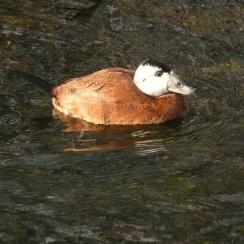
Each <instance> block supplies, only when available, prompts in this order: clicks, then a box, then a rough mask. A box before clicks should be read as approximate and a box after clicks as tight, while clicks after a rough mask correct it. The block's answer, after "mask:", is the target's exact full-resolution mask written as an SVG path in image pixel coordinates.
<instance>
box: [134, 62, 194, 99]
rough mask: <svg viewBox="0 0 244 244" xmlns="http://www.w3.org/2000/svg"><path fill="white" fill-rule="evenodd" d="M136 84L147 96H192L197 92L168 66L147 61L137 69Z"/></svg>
mask: <svg viewBox="0 0 244 244" xmlns="http://www.w3.org/2000/svg"><path fill="white" fill-rule="evenodd" d="M134 83H135V84H136V86H137V87H138V88H139V89H140V90H141V91H142V92H143V93H145V94H147V95H149V96H151V97H159V96H162V95H163V94H165V93H167V92H170V91H171V92H175V93H180V94H183V95H190V94H191V93H193V92H194V91H195V89H194V88H191V87H189V86H187V85H185V84H184V82H183V81H181V80H180V78H179V77H178V76H177V75H176V74H175V73H174V71H173V70H172V69H171V68H170V67H168V66H167V65H165V64H163V63H160V62H157V61H154V60H150V59H147V60H145V61H144V62H142V63H141V64H140V65H139V66H138V68H137V69H136V72H135V76H134Z"/></svg>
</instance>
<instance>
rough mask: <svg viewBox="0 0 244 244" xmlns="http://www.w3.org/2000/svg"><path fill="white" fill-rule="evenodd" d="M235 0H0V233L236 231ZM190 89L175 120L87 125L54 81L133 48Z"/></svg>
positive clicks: (100, 238)
mask: <svg viewBox="0 0 244 244" xmlns="http://www.w3.org/2000/svg"><path fill="white" fill-rule="evenodd" d="M243 13H244V5H243V3H242V2H241V1H211V0H206V1H198V3H195V2H194V1H189V0H184V1H167V0H166V1H154V0H153V1H139V0H133V1H109V0H106V1H88V0H86V1H85V0H84V1H76V0H73V1H63V0H58V1H49V0H45V1H35V2H33V1H30V0H26V1H20V0H12V1H4V0H1V1H0V198H1V200H0V242H2V243H134V242H135V243H143V242H144V243H243V242H244V218H243V216H244V207H243V206H244V204H243V203H244V191H243V189H244V188H243V186H244V180H243V179H244V170H243V168H244V146H243V138H244V135H243V128H244V126H243V125H244V112H243V106H244V99H243V93H244V85H243V84H244V83H243V79H244V62H243V56H244V21H243V20H244V14H243ZM148 57H153V58H154V59H158V60H161V61H164V62H166V63H168V64H170V65H171V66H172V67H174V69H175V71H176V73H178V74H179V75H180V76H181V77H182V78H183V79H184V80H185V81H186V82H187V83H188V84H189V85H191V86H194V87H196V88H197V92H196V93H195V94H194V95H193V96H191V97H188V98H187V99H186V100H187V101H186V102H187V104H188V109H187V111H186V113H185V115H184V117H183V119H182V120H178V121H174V122H171V123H167V124H162V125H155V126H139V127H138V126H133V127H121V126H106V127H103V126H94V125H90V124H87V123H78V122H77V121H76V120H68V119H67V118H60V116H57V115H55V114H53V111H52V105H51V102H50V98H49V97H48V96H47V95H45V94H43V93H42V92H41V91H39V90H38V89H37V88H35V87H33V85H31V84H28V83H27V82H24V81H23V80H21V79H14V78H10V77H8V75H7V74H8V71H9V70H12V69H18V70H23V71H26V72H29V73H31V74H34V75H37V76H39V77H42V78H44V79H47V80H49V81H50V82H51V83H53V84H57V83H58V82H59V81H62V80H65V79H67V78H70V77H76V76H79V75H84V74H87V73H89V72H92V71H94V70H97V69H101V68H104V67H108V66H121V67H128V68H135V67H136V66H137V64H138V63H140V62H141V61H142V60H143V59H144V58H148Z"/></svg>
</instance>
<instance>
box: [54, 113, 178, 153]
mask: <svg viewBox="0 0 244 244" xmlns="http://www.w3.org/2000/svg"><path fill="white" fill-rule="evenodd" d="M54 114H55V117H56V118H58V119H59V120H61V121H62V123H63V124H64V125H65V127H64V131H65V132H69V133H72V142H71V144H70V146H69V147H67V148H65V149H64V151H66V152H77V153H79V152H81V153H82V152H97V151H114V150H123V149H132V148H133V150H135V152H136V153H137V154H139V155H148V154H152V153H157V152H166V151H167V150H166V148H165V147H164V145H163V144H164V143H163V142H164V140H165V139H166V138H167V137H169V136H170V135H171V132H172V129H173V128H175V127H177V126H178V125H179V123H181V120H174V121H172V122H169V123H167V124H163V125H146V126H145V125H132V126H118V125H117V126H114V125H111V126H109V125H95V124H92V123H88V122H86V121H82V120H80V119H76V118H70V117H67V116H64V115H63V114H61V113H59V112H57V111H55V113H54ZM77 132H79V133H77Z"/></svg>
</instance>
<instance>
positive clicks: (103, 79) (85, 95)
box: [52, 68, 185, 125]
mask: <svg viewBox="0 0 244 244" xmlns="http://www.w3.org/2000/svg"><path fill="white" fill-rule="evenodd" d="M133 76H134V71H131V70H127V69H122V68H108V69H103V70H100V71H97V72H95V73H93V74H90V75H87V76H83V77H80V78H74V79H71V80H68V81H67V82H65V83H64V84H61V85H59V86H57V87H55V88H54V89H53V91H52V96H53V105H54V107H55V108H56V109H57V110H58V111H60V112H62V113H64V114H66V115H69V116H71V117H76V118H80V119H83V120H86V121H88V122H92V123H95V124H121V125H129V124H157V123H162V122H165V121H167V120H171V119H174V118H176V117H179V116H181V114H182V112H183V110H184V108H185V105H184V100H183V97H182V96H181V95H179V94H175V93H168V94H165V95H163V96H161V97H158V98H154V97H150V96H148V95H145V94H144V93H143V92H141V91H140V90H139V89H138V88H137V87H136V85H135V84H134V82H133Z"/></svg>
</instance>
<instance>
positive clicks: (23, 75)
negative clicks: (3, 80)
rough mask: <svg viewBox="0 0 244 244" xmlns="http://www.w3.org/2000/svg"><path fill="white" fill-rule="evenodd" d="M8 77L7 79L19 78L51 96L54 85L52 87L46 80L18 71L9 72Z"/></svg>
mask: <svg viewBox="0 0 244 244" xmlns="http://www.w3.org/2000/svg"><path fill="white" fill-rule="evenodd" d="M8 77H9V78H15V77H16V78H21V79H24V80H27V81H28V82H30V83H32V84H34V85H36V86H37V87H39V88H40V89H41V90H42V91H44V92H46V93H48V94H50V95H51V93H52V90H53V88H54V85H52V84H51V83H49V82H48V81H46V80H43V79H42V78H40V77H37V76H34V75H31V74H29V73H26V72H24V71H19V70H11V71H9V73H8Z"/></svg>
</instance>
